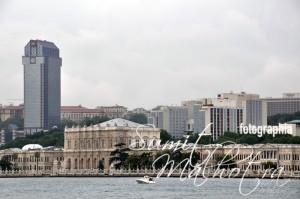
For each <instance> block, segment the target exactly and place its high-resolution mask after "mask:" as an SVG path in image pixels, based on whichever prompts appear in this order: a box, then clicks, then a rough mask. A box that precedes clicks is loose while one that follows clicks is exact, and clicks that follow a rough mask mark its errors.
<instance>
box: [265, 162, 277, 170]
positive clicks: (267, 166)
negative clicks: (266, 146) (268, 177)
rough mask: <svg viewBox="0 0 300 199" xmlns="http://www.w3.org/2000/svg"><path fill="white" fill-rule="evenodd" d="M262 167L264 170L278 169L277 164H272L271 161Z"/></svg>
mask: <svg viewBox="0 0 300 199" xmlns="http://www.w3.org/2000/svg"><path fill="white" fill-rule="evenodd" d="M262 166H263V168H264V169H276V168H277V164H276V163H275V162H271V161H267V162H263V163H262Z"/></svg>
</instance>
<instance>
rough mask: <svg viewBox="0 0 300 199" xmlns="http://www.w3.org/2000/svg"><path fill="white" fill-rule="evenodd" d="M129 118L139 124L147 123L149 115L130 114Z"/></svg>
mask: <svg viewBox="0 0 300 199" xmlns="http://www.w3.org/2000/svg"><path fill="white" fill-rule="evenodd" d="M128 120H130V121H132V122H136V123H139V124H147V123H148V119H147V116H146V115H145V114H143V113H134V114H130V115H129V117H128Z"/></svg>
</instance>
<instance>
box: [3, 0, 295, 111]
mask: <svg viewBox="0 0 300 199" xmlns="http://www.w3.org/2000/svg"><path fill="white" fill-rule="evenodd" d="M71 2H72V3H71ZM41 8H42V9H41ZM0 11H1V12H0V28H1V30H5V31H0V37H1V40H2V41H1V44H2V45H1V46H0V71H1V72H0V78H1V80H2V81H4V82H7V83H5V84H1V85H0V89H1V91H2V92H1V93H2V94H1V95H0V102H2V103H3V102H6V99H8V98H22V94H23V93H22V86H23V84H22V82H23V81H22V74H23V71H22V65H21V56H22V53H23V47H24V45H25V43H26V42H27V41H28V40H29V39H31V38H40V39H46V40H51V41H54V42H55V43H56V44H57V45H58V46H59V48H60V49H61V56H62V58H63V67H62V71H63V73H62V103H63V104H65V105H72V104H83V105H87V106H96V105H112V104H122V105H125V106H129V107H131V108H133V107H137V106H145V107H147V108H151V107H153V106H155V105H157V104H176V103H177V104H179V103H180V101H181V100H184V99H191V98H199V97H204V96H215V95H216V94H217V93H218V92H225V91H230V90H234V91H239V90H245V91H248V92H258V93H260V94H261V95H263V96H265V95H267V96H270V95H273V96H279V95H280V94H281V93H282V92H285V91H298V92H299V91H300V87H299V83H298V80H299V79H300V66H299V64H300V58H299V54H300V52H299V50H300V40H299V36H298V34H299V30H300V22H299V18H300V14H299V13H300V12H299V11H300V6H299V3H298V1H258V0H255V1H243V2H241V1H183V0H182V1H179V0H176V1H175V0H172V1H171V0H169V1H166V0H163V1H138V0H136V1H122V0H119V1H43V3H41V1H33V0H30V1H26V2H25V1H7V2H6V4H4V6H3V7H2V5H1V4H0ZM12 91H13V92H12Z"/></svg>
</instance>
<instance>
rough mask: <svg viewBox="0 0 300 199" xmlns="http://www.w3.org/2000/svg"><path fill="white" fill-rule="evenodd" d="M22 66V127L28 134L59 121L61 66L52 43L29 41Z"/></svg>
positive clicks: (56, 123)
mask: <svg viewBox="0 0 300 199" xmlns="http://www.w3.org/2000/svg"><path fill="white" fill-rule="evenodd" d="M22 63H23V65H24V130H25V131H26V133H28V134H31V133H35V132H37V131H40V130H42V129H49V128H52V127H54V126H57V125H58V124H59V123H60V103H61V88H60V87H61V83H60V81H61V79H60V74H61V65H62V59H61V58H60V57H59V49H58V48H57V47H56V45H55V44H54V43H52V42H48V41H41V40H30V41H29V42H28V44H27V45H26V46H25V54H24V56H23V58H22Z"/></svg>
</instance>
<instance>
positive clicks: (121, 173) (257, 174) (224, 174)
mask: <svg viewBox="0 0 300 199" xmlns="http://www.w3.org/2000/svg"><path fill="white" fill-rule="evenodd" d="M145 175H148V176H152V177H158V176H159V177H188V178H195V177H197V178H264V179H271V178H272V179H277V178H280V179H281V178H289V179H300V172H299V171H283V172H282V173H280V174H279V173H278V172H274V170H268V171H247V172H246V171H241V172H240V173H239V174H235V172H234V171H233V169H224V170H221V169H220V170H211V171H209V172H207V171H206V172H204V173H203V172H199V173H198V175H197V176H196V175H195V173H194V172H193V171H192V170H191V169H188V170H182V169H174V170H172V171H170V170H168V169H165V170H164V171H163V172H161V171H160V170H155V169H120V170H115V169H112V170H109V171H106V170H97V169H91V170H86V169H82V170H71V171H70V170H60V171H52V172H42V171H34V170H32V171H22V170H19V171H14V170H12V171H1V170H0V178H18V177H19V178H23V177H142V176H145Z"/></svg>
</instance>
